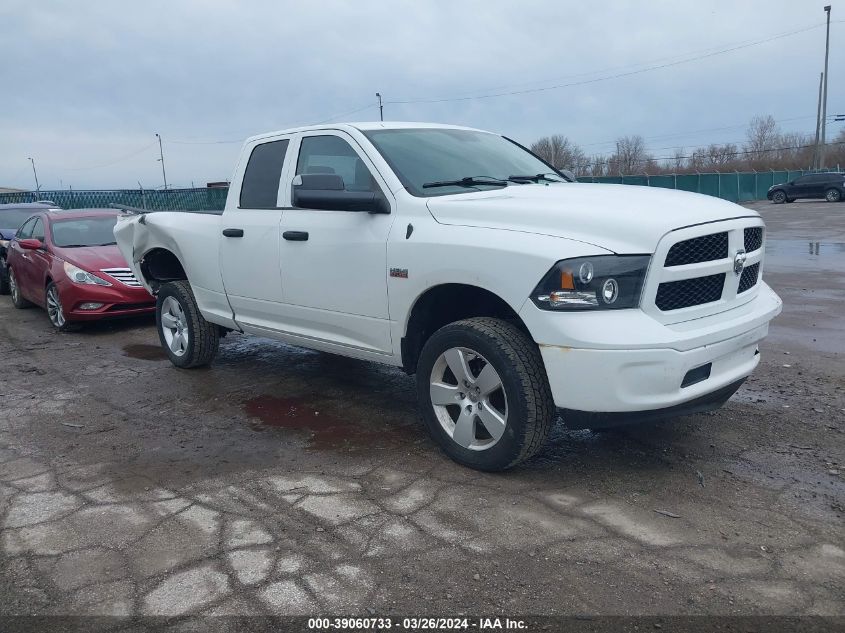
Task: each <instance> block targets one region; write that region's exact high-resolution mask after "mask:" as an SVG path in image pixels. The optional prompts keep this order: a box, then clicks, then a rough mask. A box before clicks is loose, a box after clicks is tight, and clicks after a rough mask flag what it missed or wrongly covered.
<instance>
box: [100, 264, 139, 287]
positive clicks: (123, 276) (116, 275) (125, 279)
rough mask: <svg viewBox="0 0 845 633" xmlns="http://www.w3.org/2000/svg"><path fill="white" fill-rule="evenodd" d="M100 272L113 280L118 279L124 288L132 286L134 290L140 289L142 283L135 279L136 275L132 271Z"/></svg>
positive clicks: (118, 269)
mask: <svg viewBox="0 0 845 633" xmlns="http://www.w3.org/2000/svg"><path fill="white" fill-rule="evenodd" d="M100 272H103V273H106V274H107V275H108V276H109V277H111V278H112V279H116V280H117V281H119V282H120V283H122V284H123V285H124V286H130V287H132V288H140V287H141V284H140V282H139V281H138V280H137V279H136V278H135V275H133V274H132V271H131V270H129V269H128V268H101V269H100Z"/></svg>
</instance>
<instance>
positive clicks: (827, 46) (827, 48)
mask: <svg viewBox="0 0 845 633" xmlns="http://www.w3.org/2000/svg"><path fill="white" fill-rule="evenodd" d="M824 10H825V13H827V36H826V38H825V41H824V101H823V103H822V138H821V142H822V144H821V146H820V153H819V167H820V168H821V169H824V149H825V147H824V146H825V142H826V141H825V119H827V58H828V55H829V53H830V5H827V6H826V7H825V8H824Z"/></svg>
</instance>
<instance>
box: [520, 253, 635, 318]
mask: <svg viewBox="0 0 845 633" xmlns="http://www.w3.org/2000/svg"><path fill="white" fill-rule="evenodd" d="M650 260H651V256H650V255H598V256H596V257H578V258H575V259H564V260H562V261H559V262H558V263H557V264H555V265H554V266H553V267H552V269H551V270H550V271H549V272H548V273H547V274H546V276H545V277H543V280H542V281H541V282H540V283H539V284H538V285H537V287H536V288H535V289H534V292H532V293H531V300H532V301H533V302H534V305H536V306H537V307H538V308H540V309H542V310H555V311H557V310H621V309H624V308H636V307H638V306H639V305H640V294H641V293H642V289H643V281H644V280H645V274H646V271H647V270H648V263H649V261H650Z"/></svg>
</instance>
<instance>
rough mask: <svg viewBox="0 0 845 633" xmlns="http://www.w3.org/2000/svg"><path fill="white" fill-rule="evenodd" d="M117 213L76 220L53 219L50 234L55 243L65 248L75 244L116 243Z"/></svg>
mask: <svg viewBox="0 0 845 633" xmlns="http://www.w3.org/2000/svg"><path fill="white" fill-rule="evenodd" d="M116 223H117V215H109V216H105V217H97V218H78V219H76V220H59V221H56V220H53V223H52V225H51V227H50V234H51V235H52V236H53V245H54V246H58V247H64V248H72V247H75V246H107V245H109V244H114V243H115V242H114V225H115V224H116Z"/></svg>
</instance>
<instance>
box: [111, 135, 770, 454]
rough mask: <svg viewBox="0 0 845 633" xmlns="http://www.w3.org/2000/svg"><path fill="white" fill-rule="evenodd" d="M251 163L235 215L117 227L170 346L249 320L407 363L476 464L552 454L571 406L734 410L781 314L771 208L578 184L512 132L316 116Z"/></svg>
mask: <svg viewBox="0 0 845 633" xmlns="http://www.w3.org/2000/svg"><path fill="white" fill-rule="evenodd" d="M237 165H238V166H237V168H236V171H235V175H234V177H233V179H232V186H231V188H230V189H229V193H228V198H227V200H226V208H225V210H224V211H223V212H222V214H221V213H206V214H203V213H178V212H177V213H169V212H156V213H148V214H147V213H144V212H140V213H139V214H138V215H128V214H127V215H126V216H124V217H121V219H120V220H119V221H118V223H117V226H116V227H115V235H116V237H117V241H118V245H119V247H120V249H121V251H122V252H123V254H124V256H125V257H126V259H127V262H128V263H129V266H130V268H131V269H132V271H133V273H134V274H135V275H136V277H137V278H138V280H139V281H141V283H143V284H144V286H146V287H147V288H149V289H150V290H151V291H152V292H153V293H155V294H156V296H157V300H158V303H157V305H158V310H157V314H156V317H157V327H158V333H159V339H160V341H161V344H162V346H163V348H164V350H165V351H166V353H167V354H168V356H169V358H170V360H171V362H172V363H173V364H174V365H175V366H177V367H181V368H190V367H198V366H201V365H207V364H209V363H210V362H211V361H212V359H213V358H214V356H215V354H216V353H217V350H218V341H219V338H220V336H221V335H223V334H225V333H226V332H228V331H230V330H237V331H241V332H244V333H248V334H256V335H259V336H269V337H273V338H278V339H280V340H283V341H286V342H288V343H291V344H294V345H300V346H303V347H307V348H312V349H316V350H322V351H325V352H333V353H336V354H339V355H342V356H349V357H353V358H359V359H366V360H372V361H378V362H382V363H387V364H391V365H396V366H399V367H402V368H404V370H405V371H407V372H408V373H416V374H417V393H418V397H419V402H420V406H421V407H422V412H423V417H424V420H425V422H426V424H427V426H428V428H429V430H430V432H431V434H432V436H433V437H434V438H435V439H436V440H437V441H438V442H439V443H440V445H441V446H442V447H443V448H444V450H445V451H446V453H448V454H449V455H450V456H451V457H452V458H454V459H455V460H457V461H458V462H461V463H462V464H466V465H468V466H472V467H474V468H479V469H482V470H502V469H505V468H509V467H511V466H514V465H515V464H518V463H519V462H521V461H523V460H525V459H527V458H528V457H530V456H531V455H533V454H535V453H536V452H537V451H538V450H539V449H540V447H541V446H542V445H543V442H544V440H545V439H546V437H547V435H548V433H549V430H550V429H551V427H552V423H553V422H554V420H555V419H556V416H557V413H556V409H560V410H562V415H563V419H564V422H565V423H566V424H567V425H568V426H570V427H571V428H573V427H574V428H578V427H581V428H599V427H603V426H612V425H617V424H626V423H632V422H639V421H642V420H647V419H659V418H667V417H675V416H679V415H684V414H690V413H696V412H700V411H705V410H709V409H713V408H716V407H719V406H721V405H722V404H723V403H724V402H726V401H727V400H728V398H730V397H731V395H732V394H733V393H734V392H735V391H736V390H737V389H738V388H739V387H740V385H741V384H742V382H743V381H744V380H745V379H746V378H747V377H748V376H749V375H750V374H751V372H752V371H753V370H754V368H755V367H756V366H757V363H758V362H759V360H760V355H759V351H758V347H757V346H758V344H759V343H760V341H761V340H762V339H763V338H764V337H765V336H766V333H767V332H768V328H769V321H771V319H772V318H774V317H775V316H776V315H777V314H778V313H779V312H780V310H781V302H780V299H779V298H778V297H777V295H776V294H775V293H774V292H773V291H772V289H771V288H769V286H767V285H766V283H765V282H764V281H763V280H762V275H761V271H760V268H761V266H762V262H763V252H764V235H765V227H764V224H763V221H762V219H761V218H760V215H759V214H758V213H757V212H755V211H752V210H751V209H746V208H743V207H740V206H738V205H736V204H733V203H730V202H727V201H725V200H719V199H717V198H714V197H711V196H703V195H699V194H693V193H687V192H683V191H669V190H666V189H656V188H649V187H634V186H629V185H625V186H623V185H604V184H581V183H573V182H570V181H569V179H568V178H567V177H566V176H565V175H564V174H563V173H562V172H559V171H556V170H555V169H554V168H553V167H552V166H551V165H549V164H548V163H545V162H543V160H541V159H540V158H538V157H537V156H535V155H534V154H532V153H531V152H529V151H528V150H527V149H525V148H524V147H522V146H520V145H518V144H517V143H515V142H513V141H511V140H509V139H508V138H506V137H503V136H500V135H498V134H492V133H489V132H483V131H481V130H473V129H469V128H460V127H454V126H439V125H431V124H421V123H395V122H391V123H381V122H375V123H359V124H332V125H325V126H314V127H306V128H299V129H294V130H288V131H283V132H276V133H270V134H264V135H261V136H256V137H253V138H251V139H249V140H248V141H247V142H246V144H245V145H244V148H243V150H242V153H241V157H240V159H239V161H238V163H237ZM348 397H349V398H354V397H355V396H354V394H351V393H350V394H349V395H348Z"/></svg>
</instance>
